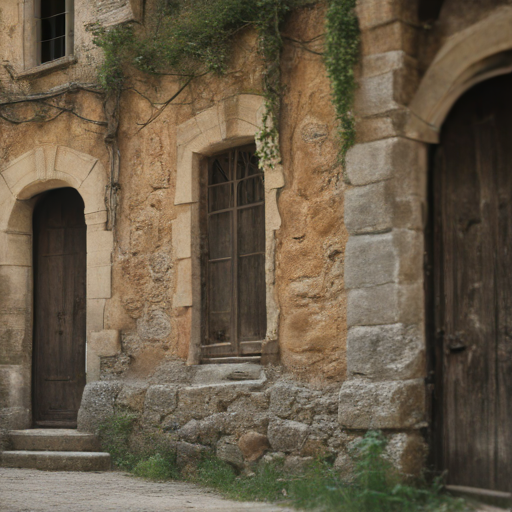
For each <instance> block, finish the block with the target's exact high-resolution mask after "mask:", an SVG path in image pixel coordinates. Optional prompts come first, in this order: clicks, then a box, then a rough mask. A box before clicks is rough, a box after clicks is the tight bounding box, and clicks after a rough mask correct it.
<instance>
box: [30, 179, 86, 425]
mask: <svg viewBox="0 0 512 512" xmlns="http://www.w3.org/2000/svg"><path fill="white" fill-rule="evenodd" d="M33 224H34V351H33V394H32V397H33V400H32V409H33V420H34V425H35V426H39V427H68V428H75V427H76V419H77V414H78V408H79V407H80V400H81V398H82V393H83V390H84V386H85V332H86V324H85V321H86V316H85V314H86V301H85V299H86V295H85V294H86V225H85V216H84V202H83V200H82V198H81V197H80V194H79V193H78V192H77V191H76V190H75V189H72V188H62V189H58V190H52V191H51V192H48V193H46V194H45V195H44V196H43V197H41V199H40V201H39V202H38V204H37V206H36V208H35V211H34V223H33Z"/></svg>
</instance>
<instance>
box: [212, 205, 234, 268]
mask: <svg viewBox="0 0 512 512" xmlns="http://www.w3.org/2000/svg"><path fill="white" fill-rule="evenodd" d="M231 215H232V212H224V213H217V214H216V215H211V216H210V220H209V223H208V258H209V259H210V260H216V259H218V258H229V257H231V250H232V239H231V229H232V228H231V226H232V221H231Z"/></svg>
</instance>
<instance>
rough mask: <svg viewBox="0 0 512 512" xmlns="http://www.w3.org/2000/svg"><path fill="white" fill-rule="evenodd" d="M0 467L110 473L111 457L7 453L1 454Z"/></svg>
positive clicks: (105, 455) (81, 454)
mask: <svg viewBox="0 0 512 512" xmlns="http://www.w3.org/2000/svg"><path fill="white" fill-rule="evenodd" d="M0 466H1V467H3V468H24V469H41V470H43V471H109V470H110V455H109V454H108V453H103V452H43V451H25V450H19V451H14V452H11V451H7V452H1V453H0Z"/></svg>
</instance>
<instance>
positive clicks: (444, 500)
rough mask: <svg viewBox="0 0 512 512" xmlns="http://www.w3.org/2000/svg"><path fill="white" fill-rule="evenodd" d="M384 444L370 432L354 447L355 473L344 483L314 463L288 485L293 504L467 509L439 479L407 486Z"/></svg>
mask: <svg viewBox="0 0 512 512" xmlns="http://www.w3.org/2000/svg"><path fill="white" fill-rule="evenodd" d="M386 445H387V441H386V438H385V437H384V436H383V434H382V433H381V432H376V431H369V432H368V433H367V434H366V435H365V437H364V438H363V439H361V440H360V441H359V442H358V443H357V444H356V445H355V446H354V448H353V451H352V456H353V458H354V462H355V474H354V480H353V481H352V482H344V481H343V480H342V479H341V478H340V476H339V475H338V474H337V472H336V470H335V469H334V468H333V467H332V466H330V465H329V464H327V463H322V462H317V463H316V464H314V465H313V466H312V467H311V468H310V470H309V471H308V473H307V474H306V475H305V476H304V478H300V479H297V480H294V481H293V482H292V483H291V486H290V496H291V498H292V500H293V502H294V503H295V504H296V505H297V506H299V507H301V508H304V509H310V510H311V509H316V508H319V509H320V510H325V511H333V512H334V511H343V512H361V511H365V512H413V511H415V512H420V511H423V512H427V511H432V512H433V511H443V512H455V511H462V510H467V505H466V503H465V502H464V501H463V500H461V499H456V498H452V497H450V496H448V495H446V494H442V492H441V491H442V485H441V484H440V481H439V480H435V481H434V482H433V483H432V484H427V483H426V482H421V481H420V482H418V483H417V485H411V484H407V483H405V482H404V481H403V478H402V477H401V476H400V475H399V474H398V473H397V471H396V470H394V468H393V466H392V464H391V463H390V462H389V460H388V459H386V457H385V456H384V454H385V449H386Z"/></svg>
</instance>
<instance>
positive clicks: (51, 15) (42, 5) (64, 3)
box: [35, 0, 73, 64]
mask: <svg viewBox="0 0 512 512" xmlns="http://www.w3.org/2000/svg"><path fill="white" fill-rule="evenodd" d="M35 17H36V24H37V64H44V63H46V62H51V61H53V60H57V59H60V58H61V57H65V56H66V55H71V54H72V53H73V0H35Z"/></svg>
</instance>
